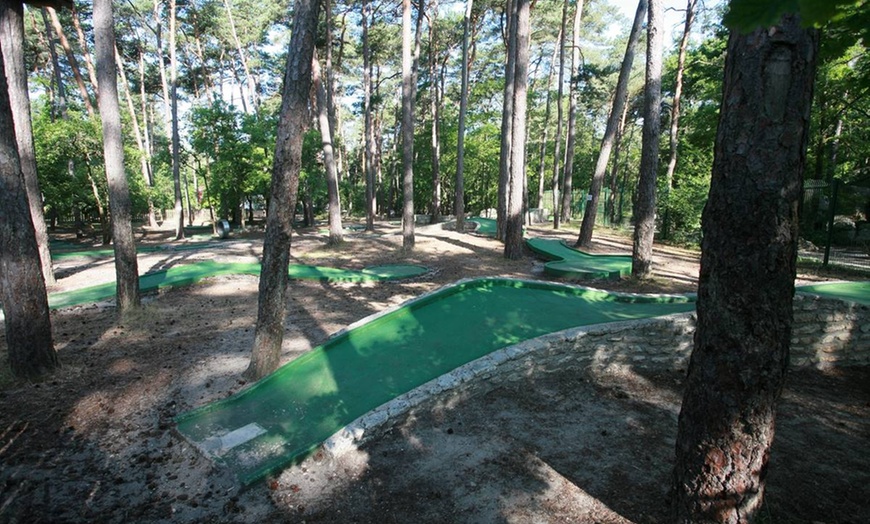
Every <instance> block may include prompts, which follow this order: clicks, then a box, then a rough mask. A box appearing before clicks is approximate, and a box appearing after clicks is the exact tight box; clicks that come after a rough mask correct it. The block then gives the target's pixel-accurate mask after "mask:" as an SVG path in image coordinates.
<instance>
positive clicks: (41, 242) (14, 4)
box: [0, 0, 55, 286]
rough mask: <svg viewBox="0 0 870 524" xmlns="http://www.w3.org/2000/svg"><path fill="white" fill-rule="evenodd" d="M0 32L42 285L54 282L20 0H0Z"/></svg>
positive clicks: (22, 7)
mask: <svg viewBox="0 0 870 524" xmlns="http://www.w3.org/2000/svg"><path fill="white" fill-rule="evenodd" d="M0 36H2V42H0V44H2V49H3V58H4V64H5V68H6V78H7V79H8V87H9V101H10V103H11V107H12V118H13V119H14V121H15V138H16V140H17V142H18V154H19V160H20V164H21V172H22V173H23V174H24V186H25V189H26V190H27V202H28V205H29V207H30V217H31V219H32V220H33V228H34V232H35V234H36V243H37V245H38V247H39V260H40V263H41V267H42V275H43V277H44V279H45V285H47V286H52V285H54V284H55V278H54V270H53V269H52V266H51V251H50V249H49V240H48V230H47V228H46V226H45V216H44V214H43V208H42V192H41V191H40V189H39V179H38V178H37V176H36V153H35V151H34V146H33V126H32V124H31V120H30V95H29V94H28V90H27V71H26V70H25V67H24V45H23V44H24V5H23V4H22V3H21V1H20V0H0Z"/></svg>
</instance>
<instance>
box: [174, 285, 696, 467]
mask: <svg viewBox="0 0 870 524" xmlns="http://www.w3.org/2000/svg"><path fill="white" fill-rule="evenodd" d="M694 307H695V306H694V304H693V303H692V302H691V301H690V299H689V298H686V297H661V296H657V297H651V296H639V295H616V294H609V293H606V292H602V291H596V290H589V289H581V288H576V287H569V286H564V285H558V284H550V283H530V282H523V281H516V280H509V279H478V280H473V281H469V282H467V283H463V284H460V285H457V286H453V287H451V288H447V289H444V290H441V291H439V292H437V293H434V294H431V295H428V296H426V297H424V298H422V299H420V300H418V301H416V302H413V303H411V304H409V305H406V306H404V307H402V308H399V309H398V310H394V311H392V312H390V313H388V314H386V315H384V316H381V317H377V318H375V319H374V320H372V321H370V322H368V323H365V324H363V325H360V326H358V327H356V328H354V329H352V330H350V331H347V332H344V333H342V334H340V335H338V336H336V337H334V338H331V339H329V340H328V341H327V342H326V343H325V344H323V345H322V346H320V347H317V348H315V349H313V350H312V351H310V352H309V353H306V354H305V355H304V356H302V357H300V358H298V359H296V360H294V361H292V362H290V363H288V364H287V365H285V366H283V367H282V368H280V369H279V370H278V371H276V372H275V373H273V374H272V375H270V376H268V377H266V378H264V379H263V380H261V381H260V382H258V383H256V384H254V385H253V386H251V387H250V388H248V389H247V390H245V391H242V392H240V393H238V394H236V395H235V396H232V397H230V398H227V399H224V400H221V401H218V402H215V403H213V404H210V405H207V406H204V407H202V408H200V409H197V410H195V411H192V412H189V413H186V414H183V415H180V416H179V417H178V418H177V424H178V431H179V432H180V433H181V435H183V436H184V437H185V438H187V439H188V440H190V441H191V442H193V443H194V444H196V445H197V446H198V447H199V448H200V449H203V450H206V451H207V452H208V450H209V449H211V450H212V451H213V453H211V454H212V455H213V456H216V459H217V460H218V461H219V462H222V463H224V464H226V465H227V466H228V467H230V468H231V469H232V470H234V471H235V473H236V474H237V475H238V477H239V479H240V480H241V481H242V482H243V483H245V484H249V483H251V482H254V481H256V480H257V479H260V478H262V477H264V476H265V475H268V474H271V473H274V472H277V471H278V470H280V469H281V468H283V467H286V466H287V465H289V464H291V463H292V462H294V461H296V460H299V459H302V458H304V457H305V456H306V455H307V454H309V453H310V452H311V451H312V450H313V449H315V448H316V447H317V446H318V445H320V444H321V443H322V442H323V441H324V440H325V439H327V438H328V437H329V436H331V435H332V434H333V433H335V432H336V431H338V430H339V429H341V428H342V427H344V426H346V425H347V424H349V423H350V422H352V421H353V420H355V419H356V418H358V417H360V416H362V415H363V414H365V413H367V412H368V411H370V410H372V409H374V408H376V407H377V406H379V405H381V404H383V403H385V402H387V401H389V400H391V399H393V398H395V397H397V396H399V395H401V394H403V393H406V392H408V391H410V390H412V389H414V388H415V387H417V386H420V385H422V384H424V383H426V382H428V381H429V380H432V379H434V378H436V377H439V376H440V375H442V374H444V373H447V372H449V371H451V370H453V369H455V368H457V367H459V366H461V365H463V364H466V363H468V362H470V361H472V360H475V359H477V358H479V357H482V356H484V355H486V354H488V353H490V352H492V351H495V350H497V349H500V348H503V347H506V346H509V345H512V344H516V343H518V342H520V341H523V340H528V339H531V338H534V337H538V336H541V335H544V334H547V333H552V332H555V331H560V330H563V329H567V328H571V327H576V326H583V325H591V324H599V323H605V322H614V321H622V320H630V319H638V318H646V317H652V316H659V315H666V314H670V313H678V312H686V311H691V310H693V309H694ZM254 430H255V431H254ZM251 431H254V433H253V438H251V436H252V433H251ZM260 432H262V434H260ZM240 434H247V435H248V436H247V437H243V438H236V437H237V436H238V435H240ZM221 439H226V440H227V441H240V440H242V441H244V440H246V439H249V440H246V441H244V442H243V443H240V444H238V445H236V446H234V447H233V446H228V445H225V444H221V443H220V442H222V440H221ZM216 443H217V444H216ZM216 446H217V447H216ZM227 448H228V449H227Z"/></svg>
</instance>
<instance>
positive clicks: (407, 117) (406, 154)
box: [402, 0, 423, 251]
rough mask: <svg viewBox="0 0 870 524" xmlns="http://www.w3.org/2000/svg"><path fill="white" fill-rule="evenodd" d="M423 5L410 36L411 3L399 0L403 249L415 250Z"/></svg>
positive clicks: (409, 0) (408, 0) (406, 0)
mask: <svg viewBox="0 0 870 524" xmlns="http://www.w3.org/2000/svg"><path fill="white" fill-rule="evenodd" d="M422 11H423V4H422V2H420V12H418V14H417V26H416V27H417V30H416V33H415V35H416V36H415V37H414V38H412V35H411V0H402V197H403V205H402V249H403V250H404V251H412V250H413V249H414V240H415V239H414V92H415V91H416V89H414V88H415V87H416V83H417V75H416V71H417V56H418V53H419V48H420V45H419V44H420V23H421V21H422V18H423V17H422Z"/></svg>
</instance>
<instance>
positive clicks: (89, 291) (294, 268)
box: [48, 261, 428, 309]
mask: <svg viewBox="0 0 870 524" xmlns="http://www.w3.org/2000/svg"><path fill="white" fill-rule="evenodd" d="M426 271H428V269H427V268H425V267H423V266H413V265H402V264H397V265H387V266H372V267H369V268H365V269H363V270H360V271H357V270H350V269H336V268H331V267H318V266H306V265H301V264H292V265H291V266H290V267H289V268H288V274H289V275H290V278H294V279H304V280H321V281H325V282H367V281H375V280H394V279H401V278H410V277H413V276H417V275H421V274H423V273H425V272H426ZM241 274H248V275H259V274H260V264H259V263H256V262H250V263H240V262H236V263H221V262H211V261H205V262H197V263H195V264H185V265H182V266H175V267H172V268H169V269H167V270H163V271H156V272H154V273H148V274H145V275H142V276H140V277H139V289H140V291H143V292H144V291H153V290H155V289H160V288H164V287H170V286H185V285H189V284H193V283H194V282H197V281H199V280H202V279H204V278H208V277H214V276H220V275H241ZM114 296H115V283H114V282H107V283H105V284H100V285H96V286H91V287H87V288H84V289H76V290H72V291H64V292H62V293H52V294H51V295H49V297H48V304H49V306H50V307H51V308H55V309H56V308H62V307H68V306H75V305H78V304H88V303H93V302H99V301H101V300H107V299H110V298H112V297H114Z"/></svg>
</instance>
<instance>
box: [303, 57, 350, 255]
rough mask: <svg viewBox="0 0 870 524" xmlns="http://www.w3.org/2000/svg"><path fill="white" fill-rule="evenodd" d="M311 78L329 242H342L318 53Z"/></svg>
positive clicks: (335, 172)
mask: <svg viewBox="0 0 870 524" xmlns="http://www.w3.org/2000/svg"><path fill="white" fill-rule="evenodd" d="M311 75H312V76H311V79H312V81H313V82H314V91H315V93H316V95H317V124H318V126H319V127H320V139H321V145H322V147H323V165H324V167H325V168H326V193H327V198H328V199H329V244H330V245H336V244H340V243H341V242H342V240H343V238H344V234H343V230H342V226H341V196H340V195H339V193H338V172H337V171H336V169H335V154H334V150H333V147H332V130H331V129H330V125H329V112H328V111H327V107H326V106H327V100H326V88H325V86H324V85H323V77H322V75H321V72H320V63H319V62H318V61H317V53H316V51H315V53H314V59H313V60H312V62H311Z"/></svg>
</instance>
